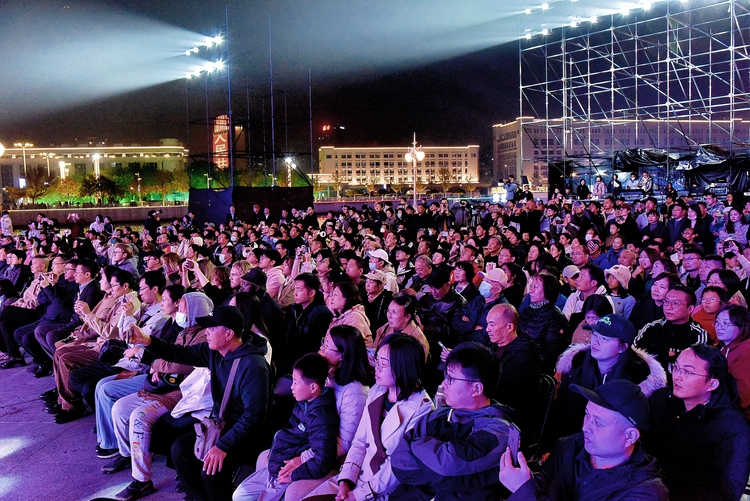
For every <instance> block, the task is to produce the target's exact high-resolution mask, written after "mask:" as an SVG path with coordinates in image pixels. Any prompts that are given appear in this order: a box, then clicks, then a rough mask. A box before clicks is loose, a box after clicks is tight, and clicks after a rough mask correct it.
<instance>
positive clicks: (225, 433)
mask: <svg viewBox="0 0 750 501" xmlns="http://www.w3.org/2000/svg"><path fill="white" fill-rule="evenodd" d="M196 321H197V323H198V325H200V326H201V327H204V328H205V329H206V339H207V342H206V343H201V344H199V345H193V346H177V345H171V344H168V343H165V342H163V341H161V340H159V339H156V338H153V337H151V336H146V335H143V334H142V333H141V332H140V331H139V330H138V329H132V330H131V341H132V342H133V343H135V344H141V345H143V346H144V347H145V348H146V349H147V350H148V351H149V352H151V353H152V354H153V355H154V356H156V357H160V358H163V359H164V360H167V361H172V362H178V363H183V364H188V365H193V366H196V367H208V368H209V369H210V370H211V394H212V396H213V400H214V407H213V414H214V415H217V414H218V409H219V406H220V404H221V400H222V398H223V396H224V388H226V386H227V383H228V378H229V374H230V372H231V367H232V366H233V365H234V363H237V364H238V365H237V374H236V376H235V380H234V381H233V384H232V391H231V395H230V397H229V400H228V402H227V407H226V409H225V411H224V415H223V418H224V422H225V424H224V428H223V429H222V432H221V438H219V440H218V442H217V443H216V445H214V446H213V447H211V449H209V450H208V452H207V453H206V456H205V458H204V460H203V461H200V460H198V459H196V457H195V453H194V450H193V449H194V446H195V439H196V436H195V433H188V434H186V435H184V436H183V437H182V438H180V439H178V440H177V442H175V443H174V445H173V446H172V460H173V461H174V465H175V468H176V470H177V474H178V475H179V477H180V484H181V485H182V487H183V488H184V489H185V493H186V494H187V495H188V496H190V497H192V498H197V499H204V498H210V499H229V498H230V497H231V494H232V491H233V490H234V489H233V486H232V476H233V473H234V469H235V468H236V467H237V466H238V465H240V464H245V463H247V462H248V461H251V460H252V459H251V458H254V457H255V456H254V455H253V452H255V454H256V455H257V440H258V435H259V429H260V427H261V426H262V424H263V422H264V420H265V415H266V409H267V406H268V398H269V385H270V381H269V367H268V363H267V362H266V360H265V358H264V355H265V353H266V351H267V349H268V348H267V342H266V340H265V339H263V338H261V337H257V336H253V337H251V338H250V339H249V340H248V341H246V342H243V340H242V339H243V338H242V333H243V325H244V319H243V318H242V314H241V313H240V312H239V310H238V309H237V308H236V307H234V306H219V307H217V308H216V309H214V311H213V314H212V315H211V316H206V317H199V318H197V319H196ZM230 360H231V361H232V363H229V361H230Z"/></svg>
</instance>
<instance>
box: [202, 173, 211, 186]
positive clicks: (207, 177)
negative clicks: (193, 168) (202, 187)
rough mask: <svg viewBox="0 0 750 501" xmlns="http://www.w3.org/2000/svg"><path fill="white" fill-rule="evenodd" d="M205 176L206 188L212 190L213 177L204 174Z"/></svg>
mask: <svg viewBox="0 0 750 501" xmlns="http://www.w3.org/2000/svg"><path fill="white" fill-rule="evenodd" d="M203 175H204V176H206V188H207V189H209V190H210V189H211V176H209V175H208V174H203Z"/></svg>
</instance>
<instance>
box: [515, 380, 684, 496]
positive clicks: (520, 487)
mask: <svg viewBox="0 0 750 501" xmlns="http://www.w3.org/2000/svg"><path fill="white" fill-rule="evenodd" d="M573 389H574V391H577V392H579V393H580V394H581V395H583V396H584V397H585V398H586V400H588V403H587V404H586V416H585V417H584V419H583V433H577V434H575V435H571V436H569V437H566V438H562V439H560V440H559V441H558V442H557V444H556V445H555V448H554V450H553V451H552V453H551V454H550V457H549V458H548V459H547V460H546V461H545V462H544V465H543V466H542V469H541V471H540V472H539V473H537V474H535V475H532V473H531V471H530V470H529V467H528V465H527V463H526V459H525V458H524V456H523V453H521V452H519V453H518V464H519V466H518V467H516V466H514V464H513V460H512V458H511V452H510V449H507V450H506V451H505V453H504V454H503V456H502V459H501V460H500V482H502V484H503V485H504V486H505V487H506V488H507V489H508V490H509V491H510V492H512V494H511V496H510V497H508V498H507V499H508V501H516V500H525V499H555V500H562V499H571V500H572V499H591V500H594V499H597V500H599V499H622V500H625V499H642V500H654V501H667V500H668V499H669V494H668V491H667V488H666V487H665V486H664V484H663V483H662V481H661V479H660V478H659V468H658V467H657V465H656V461H654V460H653V459H652V458H651V457H650V456H649V455H648V454H646V452H645V451H644V450H643V447H642V446H641V443H640V438H641V434H642V433H644V432H645V431H647V429H648V424H649V404H648V399H647V398H646V396H645V395H644V394H643V392H642V391H641V389H640V388H638V386H636V385H635V384H633V383H631V382H630V381H623V380H613V381H609V382H607V383H604V384H603V385H601V386H599V387H598V388H596V389H595V390H589V389H586V388H582V387H579V386H575V385H574V386H573Z"/></svg>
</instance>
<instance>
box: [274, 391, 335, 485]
mask: <svg viewBox="0 0 750 501" xmlns="http://www.w3.org/2000/svg"><path fill="white" fill-rule="evenodd" d="M338 433H339V415H338V413H337V412H336V397H335V396H334V391H333V389H332V388H327V387H326V388H325V389H324V390H323V393H322V394H321V395H320V396H318V397H317V398H315V399H313V401H312V402H308V401H306V400H305V401H302V402H297V404H296V405H295V406H294V409H293V410H292V416H291V417H290V418H289V423H288V424H287V425H286V427H284V428H283V429H281V430H279V431H278V432H276V435H274V437H273V446H272V447H271V453H270V454H269V456H268V472H269V474H270V475H271V477H277V476H278V475H279V471H280V470H281V468H282V467H283V466H284V461H286V460H289V459H292V458H295V457H297V456H302V457H303V458H308V459H307V461H303V463H302V464H301V465H299V467H297V468H296V469H295V470H294V471H293V472H292V480H306V479H312V478H322V477H324V476H325V475H327V474H328V473H329V472H330V471H331V470H332V469H333V467H334V466H335V465H336V436H337V435H338ZM305 451H307V452H305ZM303 453H304V454H303Z"/></svg>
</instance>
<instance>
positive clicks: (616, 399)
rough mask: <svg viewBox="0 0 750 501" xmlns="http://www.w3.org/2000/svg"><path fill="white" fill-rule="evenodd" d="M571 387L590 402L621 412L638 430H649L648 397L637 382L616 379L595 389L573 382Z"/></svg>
mask: <svg viewBox="0 0 750 501" xmlns="http://www.w3.org/2000/svg"><path fill="white" fill-rule="evenodd" d="M570 389H571V390H573V391H574V392H576V393H578V394H580V395H583V396H584V398H586V400H588V401H589V402H593V403H595V404H596V405H598V406H600V407H604V408H605V409H609V410H612V411H615V412H617V413H619V414H621V415H622V416H623V417H625V419H627V420H628V421H630V422H631V423H632V424H633V426H635V427H636V428H638V430H640V431H646V430H648V416H649V407H648V399H647V398H646V395H644V394H643V392H642V391H641V389H640V388H639V387H638V385H636V384H635V383H631V382H630V381H627V380H625V379H615V380H613V381H608V382H606V383H604V384H603V385H601V386H599V387H598V388H597V389H595V390H593V391H592V390H589V389H587V388H584V387H583V386H579V385H577V384H571V385H570Z"/></svg>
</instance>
